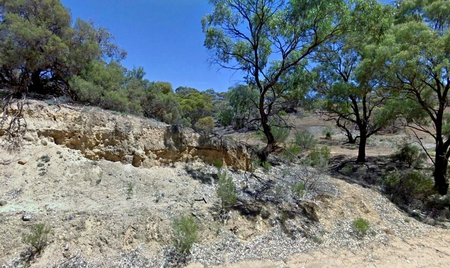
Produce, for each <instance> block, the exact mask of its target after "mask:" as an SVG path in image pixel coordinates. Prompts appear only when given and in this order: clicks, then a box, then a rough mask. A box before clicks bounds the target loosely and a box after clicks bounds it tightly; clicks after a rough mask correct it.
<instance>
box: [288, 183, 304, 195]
mask: <svg viewBox="0 0 450 268" xmlns="http://www.w3.org/2000/svg"><path fill="white" fill-rule="evenodd" d="M291 190H292V193H293V194H295V195H296V196H298V197H300V196H303V193H304V192H305V183H303V182H301V181H299V182H296V183H294V185H292V188H291Z"/></svg>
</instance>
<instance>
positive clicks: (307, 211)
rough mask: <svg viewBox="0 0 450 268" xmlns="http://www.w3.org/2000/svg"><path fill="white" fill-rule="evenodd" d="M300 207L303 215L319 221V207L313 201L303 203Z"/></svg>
mask: <svg viewBox="0 0 450 268" xmlns="http://www.w3.org/2000/svg"><path fill="white" fill-rule="evenodd" d="M298 206H299V207H300V208H301V209H302V210H303V214H304V215H305V216H306V217H307V218H308V219H310V220H313V221H317V222H318V221H319V215H318V213H317V211H318V210H319V206H317V204H316V203H314V202H311V201H303V202H301V203H299V204H298Z"/></svg>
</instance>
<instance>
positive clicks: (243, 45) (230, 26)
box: [202, 0, 346, 161]
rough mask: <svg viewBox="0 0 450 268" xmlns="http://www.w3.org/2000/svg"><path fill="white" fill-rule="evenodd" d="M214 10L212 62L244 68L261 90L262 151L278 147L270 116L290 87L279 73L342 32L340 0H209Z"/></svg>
mask: <svg viewBox="0 0 450 268" xmlns="http://www.w3.org/2000/svg"><path fill="white" fill-rule="evenodd" d="M210 3H211V4H212V5H214V10H213V12H212V13H211V14H208V15H206V16H204V17H203V19H202V26H203V32H204V33H205V36H206V37H205V42H204V45H205V47H206V48H207V49H209V50H210V51H211V52H212V63H214V64H218V65H219V66H220V67H222V68H227V69H233V70H237V71H241V72H243V73H244V79H245V83H246V84H248V85H250V86H254V87H255V88H257V90H258V91H259V97H258V100H257V102H256V107H257V109H258V112H259V119H260V123H261V126H262V129H263V132H264V135H265V136H266V137H267V145H266V147H265V148H264V149H263V150H262V151H261V152H260V155H259V157H260V158H261V160H263V161H265V160H266V158H267V156H268V155H269V153H271V152H273V151H274V149H275V148H276V140H275V138H274V135H273V133H272V130H271V126H270V124H269V117H270V116H271V115H272V109H273V106H274V104H275V103H276V102H277V100H278V99H279V98H280V97H281V96H282V95H283V93H284V92H285V91H286V88H285V87H282V86H278V85H277V84H278V82H279V80H280V78H281V77H282V76H283V75H285V74H286V73H289V72H293V71H294V70H295V69H296V68H298V66H304V65H302V63H304V61H305V60H307V58H308V57H309V56H311V55H312V54H313V53H314V52H315V51H316V49H317V47H318V46H319V45H321V44H322V43H323V42H325V41H326V40H328V39H329V38H330V37H332V36H335V35H337V34H339V33H340V30H341V27H342V25H343V24H345V22H343V21H342V18H343V17H345V16H344V15H345V10H346V4H345V3H344V1H342V0H318V1H309V0H291V1H283V0H210Z"/></svg>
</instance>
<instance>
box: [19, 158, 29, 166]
mask: <svg viewBox="0 0 450 268" xmlns="http://www.w3.org/2000/svg"><path fill="white" fill-rule="evenodd" d="M17 163H18V164H19V165H25V164H26V163H27V161H25V160H23V159H19V161H17Z"/></svg>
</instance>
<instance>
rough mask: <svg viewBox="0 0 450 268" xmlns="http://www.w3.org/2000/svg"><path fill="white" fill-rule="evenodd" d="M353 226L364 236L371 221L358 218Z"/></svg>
mask: <svg viewBox="0 0 450 268" xmlns="http://www.w3.org/2000/svg"><path fill="white" fill-rule="evenodd" d="M352 226H353V229H354V230H355V231H356V232H357V233H358V234H359V235H361V236H364V235H366V234H367V231H368V230H369V228H370V223H369V222H368V221H367V220H365V219H363V218H358V219H356V220H354V221H353V223H352Z"/></svg>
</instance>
